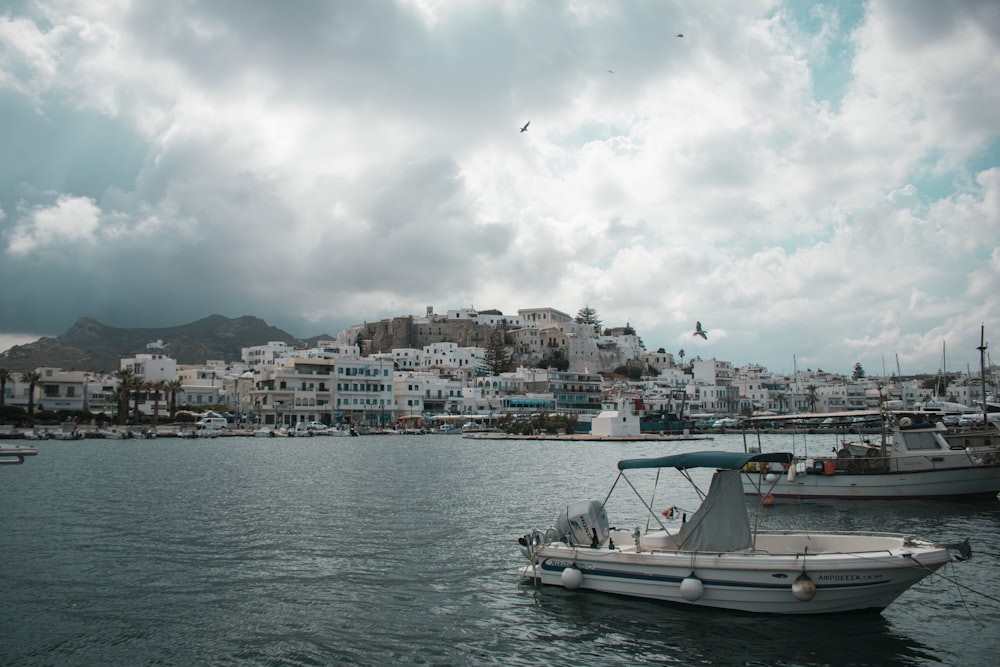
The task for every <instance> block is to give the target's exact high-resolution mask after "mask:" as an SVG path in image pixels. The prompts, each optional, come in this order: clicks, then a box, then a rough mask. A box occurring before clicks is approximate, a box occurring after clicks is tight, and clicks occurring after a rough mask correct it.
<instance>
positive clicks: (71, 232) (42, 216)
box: [7, 195, 101, 255]
mask: <svg viewBox="0 0 1000 667" xmlns="http://www.w3.org/2000/svg"><path fill="white" fill-rule="evenodd" d="M100 216H101V211H100V209H99V208H98V207H97V206H96V205H95V204H94V202H93V201H91V200H90V199H88V198H86V197H69V196H65V195H64V196H61V197H59V199H58V200H57V201H56V203H55V204H54V205H53V206H49V207H44V208H38V209H35V210H33V211H31V213H30V214H29V215H28V216H27V218H26V219H25V220H24V221H23V222H21V223H20V224H18V225H17V226H16V227H15V228H14V230H13V232H12V234H11V239H10V243H9V244H8V246H7V252H8V253H9V254H12V255H26V254H28V253H30V252H32V251H33V250H35V249H36V248H38V247H42V246H48V245H54V244H62V243H66V242H88V241H93V237H94V233H95V232H96V231H97V229H98V225H99V223H100Z"/></svg>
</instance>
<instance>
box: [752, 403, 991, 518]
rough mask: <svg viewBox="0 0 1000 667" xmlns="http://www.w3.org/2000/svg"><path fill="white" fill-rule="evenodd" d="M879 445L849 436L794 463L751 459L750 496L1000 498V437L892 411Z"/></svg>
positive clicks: (778, 497)
mask: <svg viewBox="0 0 1000 667" xmlns="http://www.w3.org/2000/svg"><path fill="white" fill-rule="evenodd" d="M887 419H888V420H889V421H890V429H891V432H890V433H889V434H887V435H886V436H885V437H884V438H883V439H882V440H881V441H880V442H879V443H877V444H876V443H873V442H871V441H869V440H866V439H859V440H856V441H845V442H842V443H841V446H840V448H839V449H838V450H837V451H836V452H833V453H823V454H818V455H802V456H798V457H796V458H795V459H794V460H793V461H791V462H789V463H788V464H787V465H772V464H766V465H750V466H748V468H747V470H745V471H744V475H743V488H744V490H745V492H746V493H747V494H748V495H754V496H771V498H774V499H781V498H794V499H798V500H801V499H809V498H850V499H868V500H879V499H892V498H969V497H983V498H995V497H996V495H997V493H998V492H1000V438H994V439H993V441H992V442H990V441H989V440H988V439H987V440H986V441H985V442H984V441H976V442H973V441H970V442H969V446H963V445H961V444H958V443H957V442H955V441H949V439H948V438H947V437H946V436H947V433H948V432H947V429H946V428H945V427H944V426H943V425H941V424H940V423H937V422H930V421H915V420H914V418H913V417H910V416H901V417H900V416H898V415H897V416H892V415H889V416H887Z"/></svg>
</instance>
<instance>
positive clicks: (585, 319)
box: [576, 306, 601, 333]
mask: <svg viewBox="0 0 1000 667" xmlns="http://www.w3.org/2000/svg"><path fill="white" fill-rule="evenodd" d="M576 323H577V324H589V325H591V326H592V327H594V332H595V333H596V332H600V330H601V320H600V318H599V317H597V311H596V310H594V309H593V308H591V307H590V306H584V307H583V308H581V309H580V310H579V311H578V312H577V313H576Z"/></svg>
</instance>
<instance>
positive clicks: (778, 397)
mask: <svg viewBox="0 0 1000 667" xmlns="http://www.w3.org/2000/svg"><path fill="white" fill-rule="evenodd" d="M774 400H775V401H777V403H778V414H784V413H785V395H784V394H775V395H774Z"/></svg>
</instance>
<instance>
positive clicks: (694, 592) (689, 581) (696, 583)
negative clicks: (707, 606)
mask: <svg viewBox="0 0 1000 667" xmlns="http://www.w3.org/2000/svg"><path fill="white" fill-rule="evenodd" d="M704 594H705V584H703V583H702V582H701V579H699V578H698V577H696V576H694V572H692V573H691V574H689V575H688V576H686V577H684V580H683V581H681V597H683V598H684V599H685V600H687V601H688V602H694V601H695V600H697V599H698V598H700V597H701V596H702V595H704Z"/></svg>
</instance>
